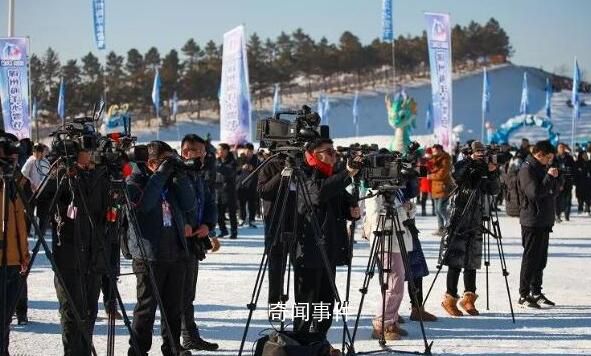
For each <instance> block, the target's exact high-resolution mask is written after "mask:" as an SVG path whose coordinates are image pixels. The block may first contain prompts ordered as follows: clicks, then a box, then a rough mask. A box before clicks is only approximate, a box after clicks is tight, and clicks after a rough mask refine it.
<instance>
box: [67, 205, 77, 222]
mask: <svg viewBox="0 0 591 356" xmlns="http://www.w3.org/2000/svg"><path fill="white" fill-rule="evenodd" d="M66 215H67V216H68V218H70V219H72V220H76V216H77V215H78V207H77V206H75V205H74V201H72V202H71V203H70V205H68V211H67V213H66Z"/></svg>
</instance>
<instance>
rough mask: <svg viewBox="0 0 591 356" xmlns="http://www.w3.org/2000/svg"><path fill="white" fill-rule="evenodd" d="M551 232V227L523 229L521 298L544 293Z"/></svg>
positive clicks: (524, 227) (523, 227)
mask: <svg viewBox="0 0 591 356" xmlns="http://www.w3.org/2000/svg"><path fill="white" fill-rule="evenodd" d="M550 231H551V230H550V228H549V227H542V228H535V227H527V226H522V227H521V242H522V245H523V258H522V260H521V273H520V278H519V294H520V295H521V296H526V295H528V294H529V293H530V292H531V293H532V294H534V295H537V294H540V293H542V279H543V277H544V268H546V263H547V262H548V242H549V240H550Z"/></svg>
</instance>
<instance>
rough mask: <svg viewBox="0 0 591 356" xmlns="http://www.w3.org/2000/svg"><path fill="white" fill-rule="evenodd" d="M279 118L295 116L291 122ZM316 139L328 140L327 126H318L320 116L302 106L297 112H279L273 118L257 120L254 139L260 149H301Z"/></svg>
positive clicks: (307, 107)
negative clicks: (258, 142)
mask: <svg viewBox="0 0 591 356" xmlns="http://www.w3.org/2000/svg"><path fill="white" fill-rule="evenodd" d="M281 116H295V118H294V119H293V121H290V120H287V119H282V118H281ZM317 138H329V130H328V126H326V125H320V115H318V113H316V112H313V111H312V110H311V109H310V107H309V106H306V105H304V106H302V110H298V111H281V112H278V113H276V114H275V116H274V117H271V118H267V119H263V120H259V121H258V122H257V128H256V139H257V140H258V141H260V146H261V147H269V148H271V149H274V148H278V147H285V146H295V147H301V148H303V147H304V145H305V144H306V143H307V142H310V141H313V140H315V139H317Z"/></svg>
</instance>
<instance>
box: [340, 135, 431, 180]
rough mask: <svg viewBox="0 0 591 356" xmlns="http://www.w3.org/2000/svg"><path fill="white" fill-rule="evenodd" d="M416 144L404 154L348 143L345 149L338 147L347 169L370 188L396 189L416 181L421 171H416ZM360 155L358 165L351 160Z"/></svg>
mask: <svg viewBox="0 0 591 356" xmlns="http://www.w3.org/2000/svg"><path fill="white" fill-rule="evenodd" d="M419 147H420V145H419V143H418V142H412V143H411V144H410V145H409V147H408V149H407V153H406V154H403V153H400V152H396V151H393V152H390V151H388V150H387V149H381V150H378V148H377V145H371V146H368V145H360V144H358V143H357V144H352V145H351V146H349V147H344V148H343V147H338V148H337V151H339V152H340V153H341V155H342V157H343V158H346V159H347V160H348V163H347V164H348V165H349V166H350V167H351V168H354V169H359V170H360V172H359V176H360V177H361V179H363V180H364V181H365V182H366V183H367V185H368V186H369V187H370V188H372V189H378V190H384V189H398V188H402V187H405V186H406V183H407V182H408V181H409V180H410V179H416V178H417V177H419V176H420V175H421V172H420V171H418V170H416V169H415V167H416V166H417V161H418V159H419V158H420V155H419V154H418V148H419ZM357 156H362V157H363V159H362V160H361V161H360V162H357V161H354V160H353V159H354V158H355V157H357Z"/></svg>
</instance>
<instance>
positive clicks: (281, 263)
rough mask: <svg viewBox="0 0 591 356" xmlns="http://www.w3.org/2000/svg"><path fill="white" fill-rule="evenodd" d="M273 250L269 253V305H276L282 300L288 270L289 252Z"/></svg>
mask: <svg viewBox="0 0 591 356" xmlns="http://www.w3.org/2000/svg"><path fill="white" fill-rule="evenodd" d="M277 250H278V251H277ZM277 250H275V249H271V252H270V253H269V256H268V258H269V261H268V266H269V297H268V302H269V304H276V303H278V302H279V301H280V300H281V294H282V291H283V285H284V279H285V270H286V268H287V260H288V257H287V251H285V252H284V253H282V252H281V249H280V248H278V249H277Z"/></svg>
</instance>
